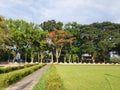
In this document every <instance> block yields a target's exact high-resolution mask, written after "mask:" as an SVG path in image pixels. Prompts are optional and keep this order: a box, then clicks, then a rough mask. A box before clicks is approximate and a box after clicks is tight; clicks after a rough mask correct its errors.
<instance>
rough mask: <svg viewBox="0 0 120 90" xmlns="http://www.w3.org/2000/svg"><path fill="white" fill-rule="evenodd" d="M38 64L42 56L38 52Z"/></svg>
mask: <svg viewBox="0 0 120 90" xmlns="http://www.w3.org/2000/svg"><path fill="white" fill-rule="evenodd" d="M38 62H40V54H39V52H38Z"/></svg>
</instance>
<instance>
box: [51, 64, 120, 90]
mask: <svg viewBox="0 0 120 90" xmlns="http://www.w3.org/2000/svg"><path fill="white" fill-rule="evenodd" d="M55 66H56V68H57V71H58V72H59V75H60V77H61V79H62V81H63V84H64V87H65V90H119V89H120V66H117V65H107V66H106V65H104V66H103V65H102V66H101V65H55ZM52 77H54V76H52ZM49 83H51V82H49Z"/></svg>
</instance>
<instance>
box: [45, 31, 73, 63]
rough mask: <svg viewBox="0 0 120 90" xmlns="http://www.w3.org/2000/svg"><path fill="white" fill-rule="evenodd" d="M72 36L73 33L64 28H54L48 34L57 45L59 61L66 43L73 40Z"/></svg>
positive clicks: (52, 42) (53, 43) (55, 45)
mask: <svg viewBox="0 0 120 90" xmlns="http://www.w3.org/2000/svg"><path fill="white" fill-rule="evenodd" d="M71 36H72V35H71V34H70V33H68V32H65V31H64V30H54V31H52V32H50V33H48V34H47V35H46V37H47V38H49V39H50V40H51V42H50V43H51V44H52V45H53V46H54V47H55V50H56V62H57V63H58V62H59V60H58V59H59V57H60V55H61V50H62V48H63V47H64V45H65V43H67V42H71Z"/></svg>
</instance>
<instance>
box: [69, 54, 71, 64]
mask: <svg viewBox="0 0 120 90" xmlns="http://www.w3.org/2000/svg"><path fill="white" fill-rule="evenodd" d="M70 62H71V54H70V55H69V63H70Z"/></svg>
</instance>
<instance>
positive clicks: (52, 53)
mask: <svg viewBox="0 0 120 90" xmlns="http://www.w3.org/2000/svg"><path fill="white" fill-rule="evenodd" d="M51 63H53V53H52V52H51Z"/></svg>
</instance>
